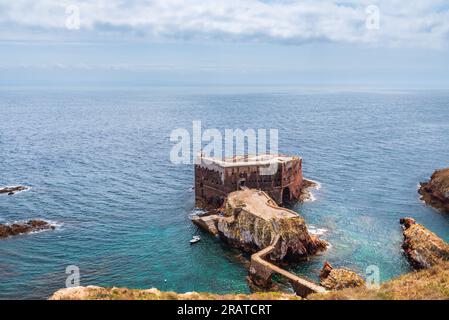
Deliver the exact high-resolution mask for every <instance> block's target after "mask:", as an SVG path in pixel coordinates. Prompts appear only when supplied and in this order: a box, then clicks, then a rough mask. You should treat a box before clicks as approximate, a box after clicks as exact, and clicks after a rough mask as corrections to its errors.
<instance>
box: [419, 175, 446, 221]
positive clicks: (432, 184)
mask: <svg viewBox="0 0 449 320" xmlns="http://www.w3.org/2000/svg"><path fill="white" fill-rule="evenodd" d="M418 192H419V194H421V199H422V200H423V201H425V202H426V203H427V204H428V205H430V206H432V207H434V208H436V209H438V210H441V211H443V212H447V213H449V168H446V169H441V170H436V171H435V172H434V173H433V174H432V177H431V178H430V180H429V182H422V183H421V186H420V188H419V191H418Z"/></svg>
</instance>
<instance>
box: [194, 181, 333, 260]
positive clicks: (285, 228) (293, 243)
mask: <svg viewBox="0 0 449 320" xmlns="http://www.w3.org/2000/svg"><path fill="white" fill-rule="evenodd" d="M204 219H205V218H197V219H193V222H194V223H196V224H197V225H199V226H200V227H203V228H206V229H207V230H208V231H209V232H211V233H215V229H213V228H210V227H207V225H206V223H205V221H203V220H204ZM207 220H208V221H207V224H211V221H214V223H213V225H214V226H216V230H217V232H218V235H219V236H220V238H222V239H223V240H224V241H226V242H227V243H228V244H230V245H231V246H233V247H236V248H239V249H241V250H243V251H245V252H248V253H255V252H257V251H260V250H262V249H264V248H266V247H268V246H269V245H271V244H272V243H273V241H274V239H275V238H276V237H277V236H279V241H277V243H276V244H275V249H274V250H273V252H271V253H270V255H269V259H270V260H272V261H298V260H302V259H304V258H306V257H307V256H308V255H311V254H315V253H317V252H319V251H322V250H325V249H326V246H327V243H326V242H325V241H323V240H320V239H318V238H317V237H315V236H312V235H310V234H309V232H308V230H307V227H306V224H305V222H304V219H302V218H301V217H300V216H299V215H298V214H297V213H296V212H293V211H290V210H288V209H285V208H282V207H279V206H278V205H277V204H276V203H275V202H274V200H272V199H271V198H270V197H269V196H268V195H267V194H266V193H265V192H263V191H258V190H254V189H249V190H243V191H235V192H232V193H230V194H229V195H228V198H227V200H226V203H225V210H224V213H223V214H222V215H214V216H209V217H207Z"/></svg>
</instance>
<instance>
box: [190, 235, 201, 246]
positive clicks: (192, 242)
mask: <svg viewBox="0 0 449 320" xmlns="http://www.w3.org/2000/svg"><path fill="white" fill-rule="evenodd" d="M200 240H201V237H200V236H193V238H192V240H190V244H194V243H197V242H198V241H200Z"/></svg>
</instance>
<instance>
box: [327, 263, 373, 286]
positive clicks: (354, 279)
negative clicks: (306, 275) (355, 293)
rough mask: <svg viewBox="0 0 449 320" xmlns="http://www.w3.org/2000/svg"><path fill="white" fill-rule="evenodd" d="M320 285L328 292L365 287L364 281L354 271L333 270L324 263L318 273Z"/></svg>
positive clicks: (328, 264)
mask: <svg viewBox="0 0 449 320" xmlns="http://www.w3.org/2000/svg"><path fill="white" fill-rule="evenodd" d="M320 285H321V286H323V287H324V288H326V289H328V290H342V289H345V288H356V287H361V286H365V280H363V278H362V277H360V276H359V275H358V274H357V273H355V272H354V271H351V270H347V269H334V268H333V267H332V266H331V265H330V263H329V262H327V261H326V262H325V263H324V266H323V269H322V270H321V273H320Z"/></svg>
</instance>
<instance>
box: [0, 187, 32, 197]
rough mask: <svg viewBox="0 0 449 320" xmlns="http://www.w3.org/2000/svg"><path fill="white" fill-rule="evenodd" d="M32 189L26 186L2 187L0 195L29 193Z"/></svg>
mask: <svg viewBox="0 0 449 320" xmlns="http://www.w3.org/2000/svg"><path fill="white" fill-rule="evenodd" d="M29 189H31V188H30V187H26V186H14V187H2V188H0V194H7V195H10V196H12V195H14V194H16V193H17V192H21V191H27V190H29Z"/></svg>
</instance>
